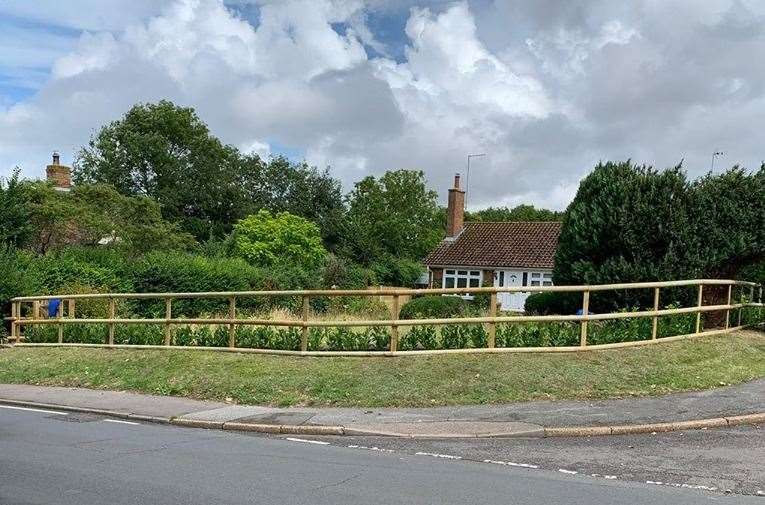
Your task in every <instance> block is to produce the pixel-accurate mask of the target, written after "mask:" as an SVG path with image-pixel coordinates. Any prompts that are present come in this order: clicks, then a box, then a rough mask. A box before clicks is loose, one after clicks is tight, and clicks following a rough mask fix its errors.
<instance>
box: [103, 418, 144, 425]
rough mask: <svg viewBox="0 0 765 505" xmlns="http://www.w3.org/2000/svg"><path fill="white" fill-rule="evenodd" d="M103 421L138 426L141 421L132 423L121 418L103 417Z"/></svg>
mask: <svg viewBox="0 0 765 505" xmlns="http://www.w3.org/2000/svg"><path fill="white" fill-rule="evenodd" d="M103 421H104V422H105V423H118V424H131V425H133V426H140V425H141V423H134V422H133V421H123V420H121V419H104V420H103Z"/></svg>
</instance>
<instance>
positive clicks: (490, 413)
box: [0, 379, 765, 438]
mask: <svg viewBox="0 0 765 505" xmlns="http://www.w3.org/2000/svg"><path fill="white" fill-rule="evenodd" d="M0 403H6V404H16V405H28V406H38V407H39V406H46V407H49V408H50V407H58V408H68V409H70V410H77V411H87V412H95V413H101V414H104V415H111V416H117V417H123V418H133V419H141V420H148V421H154V422H164V423H172V424H178V425H184V426H194V427H202V428H218V429H221V428H222V429H232V430H244V431H259V432H267V433H290V434H300V433H302V434H314V435H322V434H324V435H343V434H345V435H386V436H403V437H423V438H440V437H449V438H451V437H508V436H556V435H557V436H574V435H607V434H618V433H640V432H651V431H674V430H678V429H694V428H702V427H718V426H728V425H734V424H754V423H763V422H765V379H758V380H755V381H752V382H748V383H745V384H740V385H737V386H728V387H720V388H718V389H714V390H709V391H701V392H691V393H677V394H671V395H666V396H660V397H653V398H625V399H619V400H602V401H555V402H553V401H535V402H526V403H515V404H508V405H485V406H483V405H482V406H462V407H436V408H416V409H415V408H413V409H391V408H381V409H374V408H371V409H348V408H273V407H258V406H242V405H231V404H226V403H221V402H208V401H197V400H191V399H186V398H176V397H168V396H152V395H142V394H136V393H127V392H114V391H98V390H89V389H77V388H61V387H42V386H28V385H11V384H0ZM753 414H754V415H753Z"/></svg>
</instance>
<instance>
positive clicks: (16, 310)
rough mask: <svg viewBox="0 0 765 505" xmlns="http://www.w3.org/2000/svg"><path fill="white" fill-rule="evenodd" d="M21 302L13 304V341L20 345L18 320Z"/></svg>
mask: <svg viewBox="0 0 765 505" xmlns="http://www.w3.org/2000/svg"><path fill="white" fill-rule="evenodd" d="M18 303H19V302H13V301H12V302H11V339H12V340H13V343H14V344H18V343H19V342H18V339H19V337H18V331H17V329H16V328H17V323H16V320H17V319H18V318H19V307H18Z"/></svg>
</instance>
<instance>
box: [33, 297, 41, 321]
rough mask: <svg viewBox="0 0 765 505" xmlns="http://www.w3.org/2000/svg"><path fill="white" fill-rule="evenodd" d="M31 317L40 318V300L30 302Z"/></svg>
mask: <svg viewBox="0 0 765 505" xmlns="http://www.w3.org/2000/svg"><path fill="white" fill-rule="evenodd" d="M32 319H34V320H37V319H40V300H35V301H33V302H32Z"/></svg>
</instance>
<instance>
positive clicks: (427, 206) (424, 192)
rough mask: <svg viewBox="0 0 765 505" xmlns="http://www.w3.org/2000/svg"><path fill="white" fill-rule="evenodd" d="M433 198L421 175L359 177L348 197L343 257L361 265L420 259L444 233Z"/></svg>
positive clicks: (405, 172) (408, 172)
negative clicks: (395, 259)
mask: <svg viewBox="0 0 765 505" xmlns="http://www.w3.org/2000/svg"><path fill="white" fill-rule="evenodd" d="M436 198H437V194H436V192H435V191H430V190H428V189H426V188H425V176H424V174H423V173H422V172H421V171H414V170H395V171H390V172H386V173H385V174H384V175H383V176H382V177H380V178H379V179H378V178H375V177H372V176H369V177H365V178H364V179H363V180H361V181H360V182H358V183H356V186H355V188H354V189H353V191H352V192H351V193H350V194H349V195H348V205H349V210H348V224H347V228H346V233H345V247H346V250H347V251H348V253H349V255H350V256H351V257H352V258H354V259H355V260H356V261H359V262H360V263H362V264H364V265H371V264H372V263H374V262H377V261H382V260H387V259H389V258H398V259H404V260H410V261H420V260H422V258H424V257H425V255H427V253H429V252H430V251H431V249H433V247H435V246H436V244H438V242H439V241H440V240H441V238H442V237H443V233H444V231H443V227H442V226H441V225H440V220H439V208H438V205H437V203H436ZM380 280H381V281H383V282H386V279H380Z"/></svg>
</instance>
